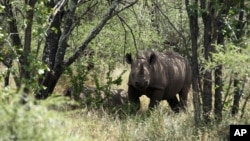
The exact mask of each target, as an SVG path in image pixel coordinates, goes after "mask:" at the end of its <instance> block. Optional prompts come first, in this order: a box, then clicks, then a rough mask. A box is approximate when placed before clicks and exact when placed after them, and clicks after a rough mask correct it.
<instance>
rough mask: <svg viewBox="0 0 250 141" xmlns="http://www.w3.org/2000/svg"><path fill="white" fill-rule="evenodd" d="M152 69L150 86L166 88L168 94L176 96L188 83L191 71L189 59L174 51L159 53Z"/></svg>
mask: <svg viewBox="0 0 250 141" xmlns="http://www.w3.org/2000/svg"><path fill="white" fill-rule="evenodd" d="M151 69H152V75H151V81H150V85H149V87H151V88H157V89H162V90H165V93H168V96H174V95H175V94H176V93H178V92H179V91H180V90H181V89H182V88H183V87H184V86H185V85H186V84H185V83H187V80H186V79H188V77H189V76H188V75H189V73H190V71H189V69H190V67H189V64H188V62H187V60H186V59H185V58H184V57H182V56H181V55H179V54H177V53H174V52H166V53H157V61H156V63H155V64H154V65H153V66H152V68H151ZM188 83H189V82H188Z"/></svg>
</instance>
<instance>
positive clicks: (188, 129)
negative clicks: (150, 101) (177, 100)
mask: <svg viewBox="0 0 250 141" xmlns="http://www.w3.org/2000/svg"><path fill="white" fill-rule="evenodd" d="M0 3H1V5H0V18H1V20H0V61H1V66H0V70H1V75H0V80H1V88H0V93H1V94H0V97H1V100H0V116H1V121H0V130H1V132H0V140H45V139H46V140H53V141H54V140H187V141H188V140H213V141H214V140H228V137H229V125H230V124H249V123H250V121H249V116H250V112H249V106H248V103H247V102H248V100H249V98H250V93H249V73H250V71H249V67H250V65H249V62H250V57H249V53H250V45H249V42H250V26H249V24H250V23H249V22H250V2H249V1H247V0H179V1H176V0H144V1H140V0H113V1H112V0H24V1H19V0H0ZM147 49H151V50H155V51H166V50H173V51H176V52H179V53H180V54H182V55H183V56H185V57H187V58H188V59H189V61H190V63H191V66H192V72H193V82H192V90H191V91H190V95H189V108H188V111H187V112H186V113H180V114H174V113H172V112H171V111H170V109H169V107H168V105H165V104H160V105H159V106H158V107H156V108H155V109H154V110H148V111H146V112H143V113H137V114H134V113H136V111H135V108H134V107H133V105H130V104H129V103H128V102H127V101H126V98H125V102H124V103H125V104H122V105H119V106H114V105H106V102H105V101H106V100H107V99H109V98H110V97H112V94H114V93H117V91H115V92H114V90H125V91H126V89H127V77H128V73H129V66H128V65H126V64H125V63H124V55H125V54H126V53H130V52H131V53H132V54H134V55H135V54H136V52H138V51H140V50H147ZM89 88H91V90H90V91H91V92H90V91H89V90H88V91H86V89H89ZM67 92H69V93H70V94H69V95H70V97H65V96H62V95H68V94H65V93H67ZM82 92H85V94H86V95H84V100H83V99H82ZM88 92H89V93H88ZM145 101H147V99H146V100H145ZM142 103H143V102H142ZM163 103H164V102H163Z"/></svg>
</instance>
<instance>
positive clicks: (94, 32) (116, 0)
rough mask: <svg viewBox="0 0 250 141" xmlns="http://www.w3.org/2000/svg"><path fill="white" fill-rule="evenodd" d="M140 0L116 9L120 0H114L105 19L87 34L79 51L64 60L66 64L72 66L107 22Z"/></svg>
mask: <svg viewBox="0 0 250 141" xmlns="http://www.w3.org/2000/svg"><path fill="white" fill-rule="evenodd" d="M137 1H138V0H135V1H134V2H132V3H130V4H129V5H127V6H125V7H124V8H122V9H120V10H118V11H115V10H116V7H117V6H118V5H119V2H120V0H114V1H112V4H111V5H110V8H109V10H108V12H107V13H106V14H105V15H104V17H103V19H102V20H101V21H100V23H99V24H98V25H97V26H96V27H95V28H94V29H93V30H92V31H91V32H90V34H89V35H88V36H87V38H86V39H85V40H84V42H83V43H82V45H81V46H80V47H78V49H77V51H76V52H75V53H74V54H73V55H72V56H71V57H70V58H69V59H68V60H66V61H65V62H64V64H63V65H64V66H70V65H71V64H72V63H73V62H75V60H76V59H78V58H79V57H81V55H82V54H83V53H84V50H85V48H86V47H87V46H88V44H89V43H90V42H91V41H92V40H93V39H94V38H95V37H96V36H97V35H98V34H99V33H100V31H101V30H102V29H103V27H104V26H105V25H106V23H107V22H108V21H109V20H110V19H111V18H112V17H113V16H115V15H117V14H118V13H120V12H121V11H123V10H125V9H127V8H129V7H131V6H133V5H134V4H135V3H136V2H137Z"/></svg>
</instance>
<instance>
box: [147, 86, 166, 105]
mask: <svg viewBox="0 0 250 141" xmlns="http://www.w3.org/2000/svg"><path fill="white" fill-rule="evenodd" d="M147 95H148V97H149V98H150V104H149V107H154V106H155V105H157V104H158V103H159V102H160V101H161V100H162V99H163V96H164V91H163V90H153V91H151V92H150V94H147Z"/></svg>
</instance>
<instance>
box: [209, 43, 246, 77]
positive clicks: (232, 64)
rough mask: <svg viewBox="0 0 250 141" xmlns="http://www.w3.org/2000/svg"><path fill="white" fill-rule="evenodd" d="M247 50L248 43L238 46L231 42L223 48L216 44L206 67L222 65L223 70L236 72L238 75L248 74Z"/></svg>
mask: <svg viewBox="0 0 250 141" xmlns="http://www.w3.org/2000/svg"><path fill="white" fill-rule="evenodd" d="M249 52H250V46H249V45H248V46H246V47H239V46H235V45H233V44H227V45H226V48H225V49H224V48H223V47H221V46H217V47H216V52H215V53H213V54H212V58H213V60H212V61H210V62H207V64H206V69H211V68H215V67H216V66H218V65H223V67H224V69H225V70H229V71H232V72H237V74H238V76H242V77H243V76H249V74H250V71H249V61H250V57H249Z"/></svg>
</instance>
